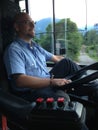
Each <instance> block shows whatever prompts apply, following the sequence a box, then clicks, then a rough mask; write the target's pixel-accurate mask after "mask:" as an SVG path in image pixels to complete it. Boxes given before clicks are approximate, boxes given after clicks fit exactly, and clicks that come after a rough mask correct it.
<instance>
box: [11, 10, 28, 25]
mask: <svg viewBox="0 0 98 130" xmlns="http://www.w3.org/2000/svg"><path fill="white" fill-rule="evenodd" d="M25 17H29V14H28V13H25V12H19V13H18V14H16V15H15V16H14V20H13V22H14V23H17V22H19V21H21V20H22V19H23V18H25Z"/></svg>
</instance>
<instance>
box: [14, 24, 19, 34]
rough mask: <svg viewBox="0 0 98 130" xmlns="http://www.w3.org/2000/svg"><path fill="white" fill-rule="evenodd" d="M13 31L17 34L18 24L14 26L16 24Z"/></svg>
mask: <svg viewBox="0 0 98 130" xmlns="http://www.w3.org/2000/svg"><path fill="white" fill-rule="evenodd" d="M14 29H15V31H16V32H18V31H19V27H18V24H16V23H15V24H14Z"/></svg>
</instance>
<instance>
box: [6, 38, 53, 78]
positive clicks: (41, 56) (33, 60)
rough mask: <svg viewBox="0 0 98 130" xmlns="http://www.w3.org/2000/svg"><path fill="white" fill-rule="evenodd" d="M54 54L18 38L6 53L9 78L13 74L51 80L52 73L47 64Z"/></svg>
mask: <svg viewBox="0 0 98 130" xmlns="http://www.w3.org/2000/svg"><path fill="white" fill-rule="evenodd" d="M52 56H53V54H52V53H50V52H48V51H46V50H45V49H43V48H42V47H41V46H40V45H39V44H37V43H35V42H33V41H32V43H31V45H30V44H29V43H27V42H25V41H23V40H22V39H19V38H17V39H16V40H15V41H14V42H12V43H11V44H10V46H9V47H8V48H7V49H6V51H5V53H4V63H5V66H6V69H7V74H8V78H9V79H11V77H10V76H11V75H12V74H26V75H29V76H36V77H41V78H49V77H50V73H49V72H48V69H47V64H46V62H47V61H49V60H51V58H52Z"/></svg>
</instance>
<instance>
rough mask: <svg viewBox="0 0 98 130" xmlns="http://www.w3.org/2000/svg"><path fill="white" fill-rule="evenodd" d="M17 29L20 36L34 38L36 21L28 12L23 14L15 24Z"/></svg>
mask: <svg viewBox="0 0 98 130" xmlns="http://www.w3.org/2000/svg"><path fill="white" fill-rule="evenodd" d="M15 29H16V31H17V33H18V35H19V36H20V37H25V38H28V39H29V38H33V37H34V35H35V33H34V21H33V20H32V19H31V17H30V16H29V15H28V14H25V15H23V16H22V17H21V18H20V19H19V20H18V22H17V23H16V25H15Z"/></svg>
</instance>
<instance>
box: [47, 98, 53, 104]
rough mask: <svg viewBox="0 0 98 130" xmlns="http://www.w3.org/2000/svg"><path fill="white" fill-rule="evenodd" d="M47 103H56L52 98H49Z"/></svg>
mask: <svg viewBox="0 0 98 130" xmlns="http://www.w3.org/2000/svg"><path fill="white" fill-rule="evenodd" d="M46 102H47V103H52V102H54V98H52V97H51V98H47V100H46Z"/></svg>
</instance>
